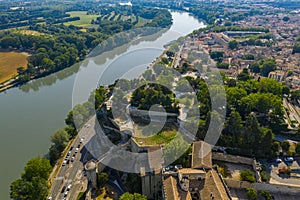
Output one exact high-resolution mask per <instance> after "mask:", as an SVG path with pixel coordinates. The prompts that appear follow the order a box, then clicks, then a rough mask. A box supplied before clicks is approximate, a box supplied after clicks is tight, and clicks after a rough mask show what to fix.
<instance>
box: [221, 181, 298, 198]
mask: <svg viewBox="0 0 300 200" xmlns="http://www.w3.org/2000/svg"><path fill="white" fill-rule="evenodd" d="M224 180H225V182H226V184H227V186H228V187H229V188H237V189H246V188H255V189H256V190H258V191H261V190H267V191H269V192H271V193H282V194H294V195H300V186H299V187H296V186H287V185H279V184H269V183H249V182H247V181H238V180H232V179H228V178H227V179H224Z"/></svg>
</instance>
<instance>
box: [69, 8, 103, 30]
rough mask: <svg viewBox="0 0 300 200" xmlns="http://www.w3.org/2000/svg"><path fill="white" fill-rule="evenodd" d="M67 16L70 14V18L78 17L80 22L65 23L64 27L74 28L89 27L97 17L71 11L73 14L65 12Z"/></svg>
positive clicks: (83, 12)
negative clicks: (71, 26) (72, 26)
mask: <svg viewBox="0 0 300 200" xmlns="http://www.w3.org/2000/svg"><path fill="white" fill-rule="evenodd" d="M67 14H70V17H80V20H77V21H72V22H66V23H64V25H66V26H69V25H74V26H89V25H91V22H92V20H93V19H94V20H95V19H97V17H98V16H99V15H87V12H85V11H73V12H67Z"/></svg>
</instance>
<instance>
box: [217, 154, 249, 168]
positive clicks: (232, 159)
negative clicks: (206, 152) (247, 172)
mask: <svg viewBox="0 0 300 200" xmlns="http://www.w3.org/2000/svg"><path fill="white" fill-rule="evenodd" d="M212 159H213V160H218V161H224V162H229V163H236V164H245V165H251V166H253V160H254V159H252V158H247V157H242V156H234V155H229V154H223V153H218V152H212Z"/></svg>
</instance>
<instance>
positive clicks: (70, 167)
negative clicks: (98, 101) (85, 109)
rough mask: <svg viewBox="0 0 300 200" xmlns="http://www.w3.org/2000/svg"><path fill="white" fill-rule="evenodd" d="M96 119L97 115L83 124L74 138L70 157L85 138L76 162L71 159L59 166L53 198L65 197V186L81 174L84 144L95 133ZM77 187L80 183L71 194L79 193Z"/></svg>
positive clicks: (73, 186)
mask: <svg viewBox="0 0 300 200" xmlns="http://www.w3.org/2000/svg"><path fill="white" fill-rule="evenodd" d="M95 121H96V115H95V116H93V117H92V118H91V119H90V120H88V121H87V122H86V124H85V125H84V126H83V128H82V129H81V130H80V131H79V133H78V135H77V136H76V138H75V139H74V141H73V143H72V145H71V146H72V147H73V149H72V151H71V154H70V158H71V157H72V155H74V153H75V149H76V148H77V146H78V145H79V144H80V139H81V138H84V140H83V141H82V145H81V147H80V149H79V151H78V153H77V154H75V159H74V162H73V163H72V162H71V161H70V163H69V164H67V165H66V166H58V167H59V171H58V173H57V176H56V177H55V181H54V183H53V184H52V187H51V189H50V195H49V196H51V197H52V199H55V200H61V199H63V196H64V194H63V193H61V190H62V188H63V186H65V187H67V186H68V185H69V184H74V183H75V179H76V178H77V175H79V174H78V172H80V171H82V170H83V167H84V163H83V161H84V160H83V159H82V158H84V157H85V156H86V154H87V151H86V150H83V146H84V145H85V144H86V143H87V141H89V139H90V138H92V136H93V135H95V130H94V127H95ZM70 158H69V160H70ZM76 188H80V187H78V184H74V185H72V188H71V190H70V191H69V192H68V193H69V194H74V193H77V191H78V190H75V189H76ZM67 199H71V198H68V197H67Z"/></svg>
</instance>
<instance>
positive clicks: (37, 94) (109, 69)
mask: <svg viewBox="0 0 300 200" xmlns="http://www.w3.org/2000/svg"><path fill="white" fill-rule="evenodd" d="M172 17H173V25H172V26H171V28H170V29H169V30H166V31H164V32H162V33H161V34H156V35H154V36H152V37H147V38H145V39H142V40H141V41H137V42H135V43H132V44H129V45H124V46H122V47H120V48H116V49H114V50H112V51H110V52H107V53H105V54H103V55H101V56H96V57H93V58H89V59H86V60H85V61H83V62H82V63H78V64H76V65H74V66H72V67H70V68H67V69H65V70H62V71H60V72H57V73H55V74H52V75H50V76H47V77H45V78H41V79H37V80H33V81H31V82H29V83H27V84H26V85H23V86H22V87H20V88H12V89H9V90H7V91H6V92H3V93H0V110H1V113H0V127H1V131H0V136H1V139H0V160H1V163H2V164H1V167H0V199H1V200H8V199H9V185H10V183H11V182H12V181H14V180H16V179H17V178H19V177H20V175H21V172H22V171H23V168H24V166H25V164H26V162H27V161H28V160H29V159H30V158H32V157H35V156H38V155H44V154H45V153H47V151H48V148H49V146H50V136H51V135H52V134H53V133H54V132H55V130H57V129H59V128H63V127H64V119H65V117H66V115H67V113H68V112H69V111H70V110H71V108H72V106H73V105H74V104H76V103H80V102H84V101H86V100H87V98H88V94H89V93H90V90H91V89H93V88H95V87H96V85H97V83H98V82H99V83H100V84H109V83H113V82H114V80H115V79H117V78H119V77H121V76H123V74H125V73H126V72H128V73H127V75H128V74H129V76H130V77H133V76H135V75H136V74H139V73H140V72H141V70H144V69H145V68H146V66H147V65H148V64H149V63H151V62H152V61H153V60H154V59H155V58H156V57H158V56H159V55H160V54H161V53H162V52H163V50H164V49H163V46H164V45H165V44H167V43H168V42H170V41H173V40H175V39H177V38H179V37H180V36H184V35H186V34H188V33H191V32H192V31H193V30H195V29H198V28H201V27H205V25H204V24H203V23H202V22H200V21H198V20H197V19H196V18H194V17H193V16H191V15H189V14H188V13H180V12H172ZM132 69H133V70H132ZM99 77H101V78H100V80H99ZM74 88H75V89H74ZM72 97H73V98H72Z"/></svg>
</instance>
